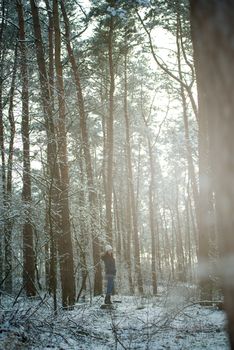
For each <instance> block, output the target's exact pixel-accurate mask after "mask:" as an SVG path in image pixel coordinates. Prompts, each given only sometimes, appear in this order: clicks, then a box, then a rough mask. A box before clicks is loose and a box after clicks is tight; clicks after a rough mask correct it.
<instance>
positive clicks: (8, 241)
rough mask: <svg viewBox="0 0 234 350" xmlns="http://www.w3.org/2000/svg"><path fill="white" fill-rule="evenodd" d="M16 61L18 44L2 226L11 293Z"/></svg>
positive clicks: (8, 286)
mask: <svg viewBox="0 0 234 350" xmlns="http://www.w3.org/2000/svg"><path fill="white" fill-rule="evenodd" d="M17 60H18V43H16V46H15V56H14V65H13V72H12V81H11V88H10V93H9V109H8V120H9V124H10V141H9V148H8V160H7V176H6V200H5V203H4V204H5V207H6V209H7V213H8V218H7V221H6V224H5V226H4V239H5V289H6V290H7V291H8V292H9V293H11V292H12V285H13V281H12V227H13V222H12V219H11V206H12V166H13V156H14V138H15V118H14V94H15V80H16V70H17Z"/></svg>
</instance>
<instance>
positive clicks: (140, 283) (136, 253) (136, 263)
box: [124, 39, 143, 294]
mask: <svg viewBox="0 0 234 350" xmlns="http://www.w3.org/2000/svg"><path fill="white" fill-rule="evenodd" d="M125 40H127V39H125ZM125 45H126V48H125V56H124V118H125V132H126V156H127V175H128V188H129V190H128V193H129V196H130V197H129V201H130V203H129V204H130V206H131V210H130V213H131V215H130V216H129V220H132V228H133V244H134V267H135V275H136V279H137V288H138V290H139V292H140V293H141V294H143V280H142V272H141V259H140V242H139V233H138V220H137V212H136V200H135V193H134V185H133V174H132V155H131V143H130V125H129V115H128V77H127V50H128V48H127V42H126V43H125ZM128 248H129V250H128V254H129V258H130V257H131V250H130V249H131V246H130V245H129V247H128ZM129 272H130V271H129Z"/></svg>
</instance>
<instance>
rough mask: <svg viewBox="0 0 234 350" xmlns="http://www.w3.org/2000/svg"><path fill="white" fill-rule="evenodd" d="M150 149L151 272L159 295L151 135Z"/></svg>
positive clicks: (154, 287)
mask: <svg viewBox="0 0 234 350" xmlns="http://www.w3.org/2000/svg"><path fill="white" fill-rule="evenodd" d="M148 150H149V163H150V184H149V222H150V232H151V274H152V287H153V295H157V272H156V220H157V219H156V215H155V209H154V208H155V200H154V190H155V188H154V184H155V171H154V161H153V152H152V145H151V142H150V137H149V136H148Z"/></svg>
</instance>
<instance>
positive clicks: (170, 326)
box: [0, 287, 229, 350]
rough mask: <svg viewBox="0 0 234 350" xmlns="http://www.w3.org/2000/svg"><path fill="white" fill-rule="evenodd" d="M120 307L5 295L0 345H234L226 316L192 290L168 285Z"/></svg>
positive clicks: (13, 349) (38, 348)
mask: <svg viewBox="0 0 234 350" xmlns="http://www.w3.org/2000/svg"><path fill="white" fill-rule="evenodd" d="M113 300H115V301H121V303H114V309H111V310H103V309H100V306H101V304H102V303H103V297H96V298H93V299H92V301H91V302H90V301H87V302H85V303H78V304H76V306H75V307H74V309H73V310H72V311H64V310H62V309H61V310H58V314H57V315H56V316H55V315H54V313H53V310H52V307H51V300H50V299H46V298H44V299H36V300H35V299H34V300H30V301H28V300H26V299H25V298H21V299H18V300H17V302H16V303H15V305H14V306H13V303H14V299H13V298H10V297H9V296H8V297H7V296H2V297H1V304H0V349H4V350H20V349H33V350H44V349H57V350H63V349H64V350H72V349H77V350H82V349H85V350H94V349H95V350H100V349H102V350H110V349H117V350H118V349H152V350H159V349H162V350H163V349H164V350H165V349H168V350H169V349H173V350H175V349H181V350H186V349H192V350H198V349H209V350H212V349H217V350H225V349H229V346H228V339H227V335H226V333H225V314H224V313H223V312H222V311H219V310H217V308H216V307H215V306H212V307H202V306H200V305H199V304H197V303H196V302H194V300H193V298H191V297H190V294H189V293H188V288H185V287H183V288H182V287H180V288H178V287H176V288H171V289H169V290H168V289H167V290H164V289H162V290H161V292H160V293H159V296H157V297H154V298H153V297H136V296H119V295H118V296H115V297H114V298H113Z"/></svg>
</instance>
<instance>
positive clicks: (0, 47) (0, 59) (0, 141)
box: [0, 1, 6, 283]
mask: <svg viewBox="0 0 234 350" xmlns="http://www.w3.org/2000/svg"><path fill="white" fill-rule="evenodd" d="M1 15H2V20H1V25H0V149H1V182H2V186H1V195H2V204H3V208H4V207H5V204H4V203H5V200H6V169H5V145H4V123H3V96H2V94H3V80H4V78H3V74H4V71H3V63H4V60H5V50H4V43H3V33H4V29H5V2H4V1H2V8H1ZM4 215H5V213H4ZM2 232H4V225H3V228H2ZM3 247H4V245H3V234H1V237H0V276H1V277H0V283H1V282H2V280H3V279H4V270H3V256H4V252H3Z"/></svg>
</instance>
